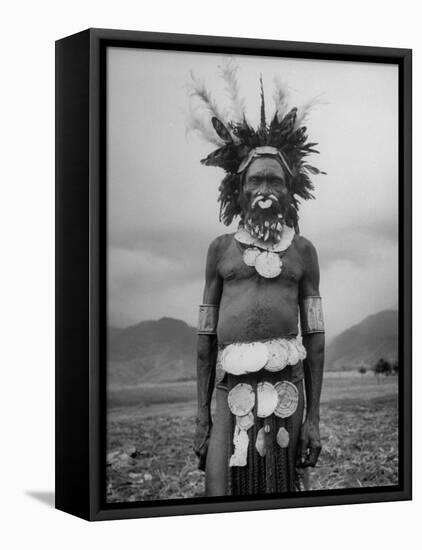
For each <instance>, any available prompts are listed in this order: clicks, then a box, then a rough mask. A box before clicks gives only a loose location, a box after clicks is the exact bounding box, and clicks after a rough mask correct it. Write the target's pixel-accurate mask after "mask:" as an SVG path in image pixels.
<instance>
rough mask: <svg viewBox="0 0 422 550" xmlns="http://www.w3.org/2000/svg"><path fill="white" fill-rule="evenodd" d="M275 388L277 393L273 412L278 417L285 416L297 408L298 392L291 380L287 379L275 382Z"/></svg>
mask: <svg viewBox="0 0 422 550" xmlns="http://www.w3.org/2000/svg"><path fill="white" fill-rule="evenodd" d="M275 389H276V392H277V395H278V403H277V407H276V409H275V411H274V414H275V415H276V416H278V417H279V418H287V417H289V416H291V415H292V414H293V413H294V412H295V411H296V409H297V404H298V401H299V392H298V391H297V388H296V386H295V385H294V384H292V383H291V382H287V380H284V381H283V382H277V384H276V385H275Z"/></svg>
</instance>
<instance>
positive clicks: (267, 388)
mask: <svg viewBox="0 0 422 550" xmlns="http://www.w3.org/2000/svg"><path fill="white" fill-rule="evenodd" d="M256 397H257V401H258V407H257V413H256V414H257V416H259V418H266V417H267V416H270V415H271V414H273V412H274V411H275V409H276V407H277V403H278V393H277V390H276V389H275V387H274V386H273V385H272V384H270V383H269V382H260V383H259V384H258V385H257V387H256Z"/></svg>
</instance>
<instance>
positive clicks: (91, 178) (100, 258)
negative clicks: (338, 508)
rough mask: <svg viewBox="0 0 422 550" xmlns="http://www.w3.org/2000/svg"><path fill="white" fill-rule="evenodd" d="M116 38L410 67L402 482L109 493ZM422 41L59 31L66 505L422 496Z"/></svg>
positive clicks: (272, 504)
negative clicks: (418, 278)
mask: <svg viewBox="0 0 422 550" xmlns="http://www.w3.org/2000/svg"><path fill="white" fill-rule="evenodd" d="M109 46H120V47H125V48H146V49H148V48H154V49H163V50H178V51H196V52H214V53H230V54H250V55H255V56H268V55H271V56H280V57H283V56H288V57H290V58H292V57H293V58H304V59H305V58H306V59H321V60H339V61H362V62H371V63H391V64H396V65H397V66H398V73H399V188H400V189H399V244H400V248H399V317H400V324H399V342H400V349H399V360H400V364H401V365H403V366H404V368H402V369H400V374H399V390H400V391H399V452H400V460H399V464H400V466H399V485H398V486H397V487H377V488H369V489H368V488H362V489H348V490H344V489H342V490H330V491H322V490H321V491H312V492H308V493H297V494H293V495H291V496H288V497H286V498H283V499H280V497H270V496H265V497H253V498H250V497H248V498H240V497H237V498H231V497H225V498H212V499H210V498H195V499H183V500H180V501H176V500H174V501H168V502H163V501H156V502H145V503H139V502H138V503H124V504H107V503H106V500H105V487H106V484H105V466H106V449H105V429H106V424H105V407H106V392H105V382H106V380H105V375H106V373H105V366H106V343H107V342H106V339H107V332H106V263H105V262H106V238H105V229H106V193H105V181H106V179H105V178H106V162H105V161H106V142H105V140H106V116H105V112H106V111H105V109H106V94H105V79H106V63H105V59H106V56H105V53H106V49H107V47H109ZM411 93H412V52H411V50H409V49H396V48H379V47H366V46H349V45H336V44H313V43H305V42H285V41H276V40H255V39H244V38H227V37H214V36H195V35H182V34H163V33H150V32H137V31H121V30H106V29H88V30H85V31H83V32H80V33H78V34H75V35H72V36H69V37H67V38H64V39H62V40H58V41H57V42H56V508H58V509H60V510H63V511H65V512H68V513H70V514H74V515H76V516H79V517H81V518H84V519H86V520H107V519H123V518H138V517H152V516H172V515H185V514H203V513H216V512H229V511H243V510H262V509H274V508H292V507H304V506H322V505H336V504H352V503H365V502H382V501H398V500H409V499H411V497H412V490H411V486H412V461H411V451H412V443H411V432H412V415H411V410H412V399H411V397H412V394H411V332H412V331H411V322H412V320H411V296H412V290H411V283H412V281H411V177H412V174H411V165H412V126H411V125H412V121H411V117H412V96H411Z"/></svg>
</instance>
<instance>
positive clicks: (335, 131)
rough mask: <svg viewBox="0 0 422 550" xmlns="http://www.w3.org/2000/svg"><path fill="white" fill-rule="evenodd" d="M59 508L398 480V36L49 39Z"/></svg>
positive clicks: (405, 282) (208, 506)
mask: <svg viewBox="0 0 422 550" xmlns="http://www.w3.org/2000/svg"><path fill="white" fill-rule="evenodd" d="M56 185H57V188H56V198H57V201H56V212H57V216H56V224H57V225H56V226H57V239H56V242H57V272H56V288H57V296H56V303H57V331H56V350H57V351H56V353H57V356H56V506H57V508H59V509H60V510H64V511H66V512H69V513H71V514H74V515H77V516H80V517H82V518H85V519H88V520H104V519H117V518H136V517H146V516H161V515H177V514H198V513H210V512H220V511H240V510H258V509H270V508H291V507H299V506H315V505H318V506H320V505H333V504H344V503H360V502H380V501H391V500H406V499H410V498H411V51H410V50H403V49H393V48H375V47H361V46H344V45H328V44H311V43H298V42H284V41H266V40H250V39H241V38H226V37H206V36H186V35H177V34H155V33H145V32H132V31H131V32H129V31H115V30H102V29H90V30H86V31H83V32H81V33H79V34H76V35H73V36H70V37H67V38H64V39H62V40H59V41H58V42H57V43H56Z"/></svg>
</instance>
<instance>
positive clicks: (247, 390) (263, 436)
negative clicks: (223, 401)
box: [217, 338, 306, 495]
mask: <svg viewBox="0 0 422 550" xmlns="http://www.w3.org/2000/svg"><path fill="white" fill-rule="evenodd" d="M255 344H256V343H249V344H235V345H232V350H233V351H231V350H229V351H228V352H227V351H225V350H227V348H228V347H229V346H227V347H226V348H222V349H220V350H219V356H218V360H217V379H218V382H217V387H219V388H221V389H225V390H226V391H227V398H228V403H229V408H230V411H231V415H230V416H231V429H230V439H229V441H228V445H229V457H230V461H229V463H228V469H229V475H228V480H229V487H228V490H227V492H228V493H229V494H232V495H252V494H268V493H284V492H293V491H295V490H296V488H297V477H296V458H297V448H298V440H299V434H300V427H301V425H302V420H303V410H304V392H303V382H302V380H303V377H304V372H303V363H302V360H303V359H304V357H305V356H306V351H305V350H304V348H303V346H302V344H301V340H300V339H299V338H295V339H290V340H285V339H277V340H269V341H267V342H263V344H264V345H267V344H268V350H267V351H268V353H267V360H266V356H265V352H264V350H263V348H262V347H261V346H257V349H258V351H257V352H256V350H255V348H254V346H255ZM259 344H262V343H261V342H260V343H259ZM279 344H280V346H278V345H279ZM245 346H246V347H245ZM247 346H249V348H248V347H247ZM301 346H302V348H303V349H301ZM249 349H251V350H252V355H253V354H255V355H254V356H253V357H252V360H251V358H250V357H249V358H247V352H248V350H249ZM289 349H290V350H292V352H291V353H289V352H288V350H289ZM283 350H287V353H284V351H283ZM231 353H232V354H233V355H232V356H231V357H230V354H231ZM237 355H238V356H239V357H237ZM227 358H229V359H228V360H227ZM254 358H256V359H257V361H258V363H257V364H256V365H254ZM238 359H239V360H238ZM292 363H293V364H292ZM242 365H246V368H245V369H243V367H242ZM227 366H228V370H230V371H231V372H226V370H225V367H227ZM258 366H259V368H258ZM246 369H249V372H245V370H246ZM219 370H220V371H219ZM250 370H252V371H253V372H250ZM233 372H236V373H238V374H233ZM276 403H277V404H276ZM243 413H245V414H243Z"/></svg>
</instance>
